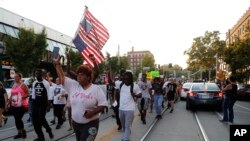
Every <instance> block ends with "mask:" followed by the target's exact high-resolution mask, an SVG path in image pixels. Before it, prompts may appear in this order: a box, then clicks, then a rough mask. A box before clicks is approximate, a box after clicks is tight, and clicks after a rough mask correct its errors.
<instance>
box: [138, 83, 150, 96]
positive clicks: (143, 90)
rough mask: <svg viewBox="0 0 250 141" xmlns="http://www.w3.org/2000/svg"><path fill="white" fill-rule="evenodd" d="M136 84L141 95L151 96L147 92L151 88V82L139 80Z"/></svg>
mask: <svg viewBox="0 0 250 141" xmlns="http://www.w3.org/2000/svg"><path fill="white" fill-rule="evenodd" d="M137 84H138V86H139V88H140V89H141V94H142V97H145V98H151V97H150V94H149V89H151V88H152V85H151V83H150V82H149V81H146V82H144V81H141V80H140V81H139V82H138V83H137Z"/></svg>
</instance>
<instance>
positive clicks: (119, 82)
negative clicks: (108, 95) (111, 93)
mask: <svg viewBox="0 0 250 141" xmlns="http://www.w3.org/2000/svg"><path fill="white" fill-rule="evenodd" d="M121 83H122V81H121V80H116V81H115V89H117V90H119V89H120V85H121Z"/></svg>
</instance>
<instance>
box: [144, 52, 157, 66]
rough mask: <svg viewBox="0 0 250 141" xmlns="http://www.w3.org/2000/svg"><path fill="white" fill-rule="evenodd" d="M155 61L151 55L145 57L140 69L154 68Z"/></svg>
mask: <svg viewBox="0 0 250 141" xmlns="http://www.w3.org/2000/svg"><path fill="white" fill-rule="evenodd" d="M154 65H155V59H154V57H153V56H151V55H145V56H144V57H143V59H142V67H154Z"/></svg>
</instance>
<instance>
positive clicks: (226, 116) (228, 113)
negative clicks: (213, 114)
mask: <svg viewBox="0 0 250 141" xmlns="http://www.w3.org/2000/svg"><path fill="white" fill-rule="evenodd" d="M234 103H235V100H234V99H233V98H232V97H230V96H224V100H223V120H224V121H229V122H233V120H234V111H233V106H234Z"/></svg>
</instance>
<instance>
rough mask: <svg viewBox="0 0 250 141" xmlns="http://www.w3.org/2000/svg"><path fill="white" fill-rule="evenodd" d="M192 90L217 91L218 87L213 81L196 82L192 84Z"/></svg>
mask: <svg viewBox="0 0 250 141" xmlns="http://www.w3.org/2000/svg"><path fill="white" fill-rule="evenodd" d="M192 90H195V91H219V90H220V89H219V87H218V86H217V85H216V84H213V83H205V84H204V83H196V84H193V87H192Z"/></svg>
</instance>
